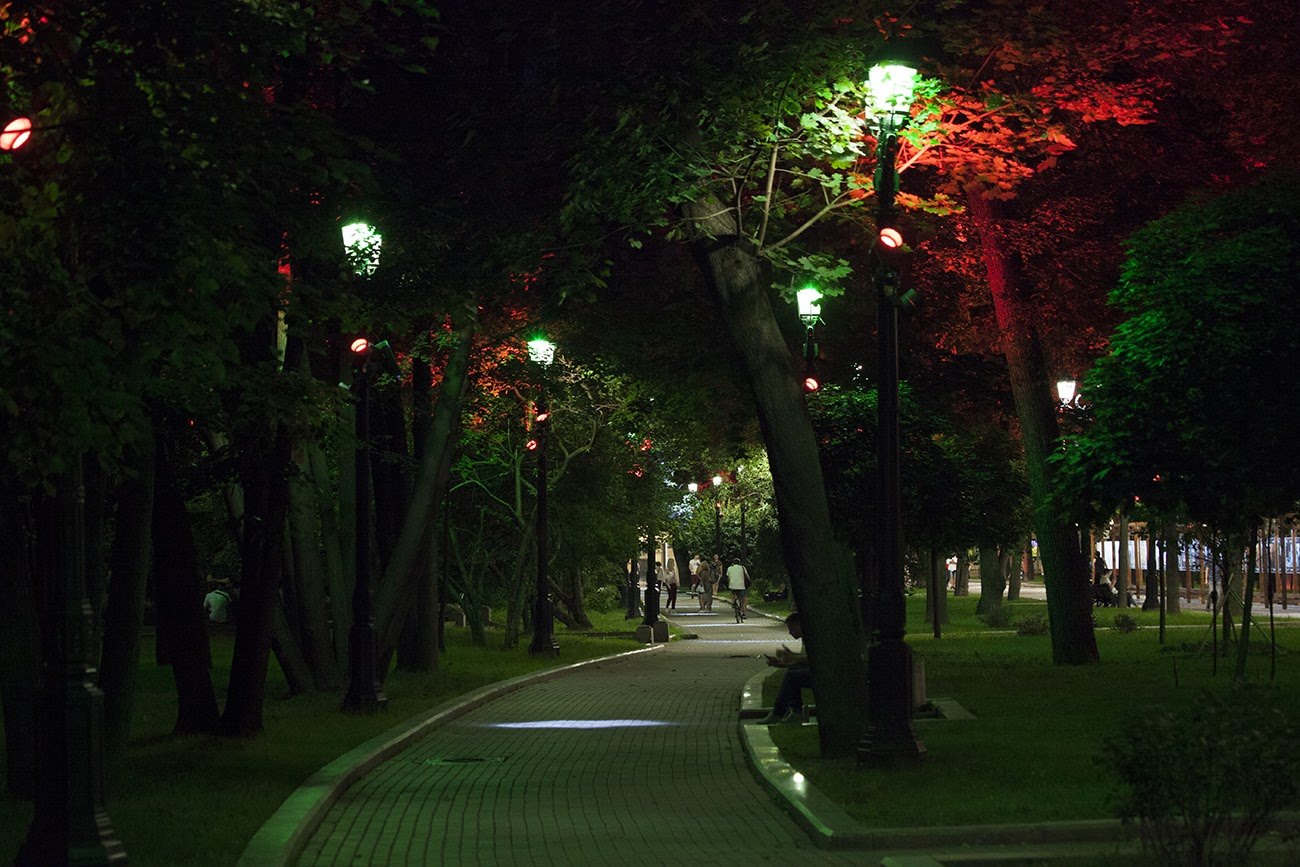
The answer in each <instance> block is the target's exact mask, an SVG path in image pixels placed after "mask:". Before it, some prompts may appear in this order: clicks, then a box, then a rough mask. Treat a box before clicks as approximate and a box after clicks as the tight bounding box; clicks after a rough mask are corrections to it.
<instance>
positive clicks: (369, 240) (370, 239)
mask: <svg viewBox="0 0 1300 867" xmlns="http://www.w3.org/2000/svg"><path fill="white" fill-rule="evenodd" d="M383 243H384V238H383V236H382V235H380V234H379V230H378V229H376V228H375V227H374V226H372V225H370V224H369V223H348V224H347V225H346V226H344V227H343V249H344V250H346V251H347V254H348V261H349V262H351V263H352V270H353V271H354V272H355V273H356V274H357V276H358V277H369V276H370V275H371V274H373V273H375V269H376V268H378V267H379V248H380V246H381V245H382V244H383Z"/></svg>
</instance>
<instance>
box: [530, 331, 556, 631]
mask: <svg viewBox="0 0 1300 867" xmlns="http://www.w3.org/2000/svg"><path fill="white" fill-rule="evenodd" d="M528 358H529V360H531V361H532V362H533V363H535V364H537V365H539V366H540V367H541V368H542V385H541V397H540V399H539V400H538V402H537V412H536V414H535V416H534V418H533V421H534V437H535V440H536V443H537V448H536V451H537V587H536V590H535V593H534V595H535V596H536V599H535V600H534V601H533V640H532V643H531V644H529V645H528V652H529V653H531V654H533V655H534V656H557V655H558V654H559V652H560V646H559V645H558V644H556V643H555V635H554V630H553V624H552V620H553V618H554V609H553V604H554V603H553V602H552V599H551V581H550V578H549V577H548V576H547V574H546V566H547V563H546V561H547V559H549V557H550V552H549V544H548V543H549V539H548V538H547V534H548V532H549V528H548V527H547V526H546V475H547V470H546V432H547V429H548V428H549V427H550V426H551V408H550V406H549V405H548V404H547V402H546V368H548V367H550V366H551V362H553V361H554V360H555V344H554V343H551V342H550V341H549V340H547V339H546V338H544V337H536V338H534V339H532V340H530V341H528Z"/></svg>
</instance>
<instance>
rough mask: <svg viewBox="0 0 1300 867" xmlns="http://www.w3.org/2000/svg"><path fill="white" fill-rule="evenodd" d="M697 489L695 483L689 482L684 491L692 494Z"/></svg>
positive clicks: (697, 486)
mask: <svg viewBox="0 0 1300 867" xmlns="http://www.w3.org/2000/svg"><path fill="white" fill-rule="evenodd" d="M699 489H700V486H699V485H698V484H696V483H695V482H690V483H689V484H687V485H686V490H688V491H690V492H691V493H692V494H693V493H695V492H696V491H698V490H699Z"/></svg>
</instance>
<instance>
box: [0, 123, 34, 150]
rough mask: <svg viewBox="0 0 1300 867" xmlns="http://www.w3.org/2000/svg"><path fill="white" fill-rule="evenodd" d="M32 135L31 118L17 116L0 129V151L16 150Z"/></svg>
mask: <svg viewBox="0 0 1300 867" xmlns="http://www.w3.org/2000/svg"><path fill="white" fill-rule="evenodd" d="M31 137H32V119H31V118H29V117H17V118H14V119H13V120H11V121H9V123H7V124H5V128H4V130H2V131H0V151H16V150H18V149H19V148H20V147H22V146H23V145H25V144H27V140H28V139H29V138H31Z"/></svg>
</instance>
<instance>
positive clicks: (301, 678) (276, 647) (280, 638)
mask: <svg viewBox="0 0 1300 867" xmlns="http://www.w3.org/2000/svg"><path fill="white" fill-rule="evenodd" d="M272 617H273V618H274V619H273V620H272V621H271V652H272V653H274V654H275V661H276V662H277V663H279V664H280V671H282V672H284V680H285V682H286V683H287V684H288V686H289V695H301V694H302V693H304V692H310V691H311V690H312V689H314V688H316V678H315V673H314V672H313V671H312V669H311V665H310V664H309V663H308V661H307V656H306V654H304V653H303V652H302V645H301V644H300V643H299V642H298V639H297V638H296V637H295V636H294V634H293V630H292V629H290V628H289V618H288V617H286V616H285V613H284V605H282V604H280V603H279V602H277V603H276V605H275V610H274V611H273V612H272Z"/></svg>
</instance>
